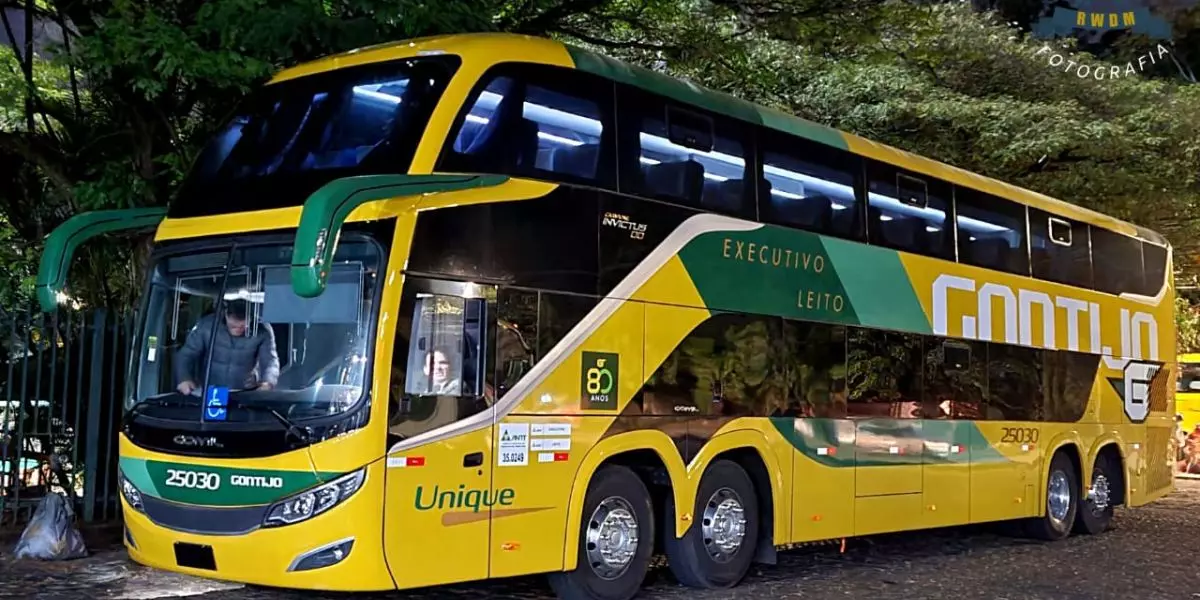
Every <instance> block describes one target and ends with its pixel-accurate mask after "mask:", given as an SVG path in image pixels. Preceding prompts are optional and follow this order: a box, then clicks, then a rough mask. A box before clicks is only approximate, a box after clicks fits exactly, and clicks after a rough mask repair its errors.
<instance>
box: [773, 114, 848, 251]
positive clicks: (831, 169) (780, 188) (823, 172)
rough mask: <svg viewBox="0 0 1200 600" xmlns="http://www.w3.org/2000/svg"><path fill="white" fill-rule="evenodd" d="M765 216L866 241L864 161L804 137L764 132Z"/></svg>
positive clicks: (810, 229)
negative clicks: (861, 193) (859, 184)
mask: <svg viewBox="0 0 1200 600" xmlns="http://www.w3.org/2000/svg"><path fill="white" fill-rule="evenodd" d="M760 136H761V139H760V143H759V147H760V148H761V149H762V162H763V179H764V180H765V182H766V183H765V184H764V185H763V186H762V188H761V189H760V190H759V212H760V214H761V216H762V219H763V220H764V221H767V222H769V223H776V224H779V225H786V226H789V227H799V228H801V229H807V230H809V231H816V232H818V233H825V234H829V235H834V236H837V237H841V238H846V239H862V238H863V235H862V229H863V227H862V222H861V220H860V218H861V217H860V215H861V212H862V211H860V210H859V206H858V201H857V199H856V197H855V186H856V181H857V179H858V177H857V176H856V173H858V170H859V165H860V164H861V163H859V159H858V158H857V157H855V156H854V155H852V154H850V153H848V152H844V151H842V150H838V149H837V148H831V147H829V146H825V145H822V144H817V143H815V142H810V141H809V140H805V139H802V138H795V137H785V136H783V135H780V134H778V133H774V132H771V131H766V130H763V131H761V132H760Z"/></svg>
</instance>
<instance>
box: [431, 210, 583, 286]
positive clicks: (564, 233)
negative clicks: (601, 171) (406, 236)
mask: <svg viewBox="0 0 1200 600" xmlns="http://www.w3.org/2000/svg"><path fill="white" fill-rule="evenodd" d="M597 194H598V192H596V191H595V190H590V189H586V188H574V187H560V188H558V189H557V190H555V191H554V192H552V193H551V194H549V195H548V196H545V197H543V198H538V199H535V200H522V201H516V202H498V203H493V204H471V205H466V206H455V207H447V208H440V209H437V210H430V211H424V212H422V213H421V214H420V216H418V217H417V226H416V231H415V233H414V235H413V243H412V248H413V250H412V255H411V256H410V258H409V262H408V266H407V268H408V269H409V270H410V271H418V272H423V273H437V274H439V275H449V276H453V277H456V278H462V279H468V280H473V281H477V282H478V281H489V280H490V281H499V282H504V283H507V284H510V285H514V286H523V287H533V288H541V289H546V290H554V291H564V292H575V293H580V294H597V293H601V292H599V291H598V290H597V288H596V285H597V269H598V266H597V264H598V258H597V241H596V240H597V229H598V223H599V216H598V213H597V211H598V197H597ZM564 249H569V250H564Z"/></svg>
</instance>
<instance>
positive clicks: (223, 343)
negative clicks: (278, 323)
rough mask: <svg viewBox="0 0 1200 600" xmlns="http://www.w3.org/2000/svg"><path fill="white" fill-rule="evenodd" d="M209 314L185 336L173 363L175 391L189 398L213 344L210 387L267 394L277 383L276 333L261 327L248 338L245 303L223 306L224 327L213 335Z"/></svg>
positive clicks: (209, 376) (213, 316)
mask: <svg viewBox="0 0 1200 600" xmlns="http://www.w3.org/2000/svg"><path fill="white" fill-rule="evenodd" d="M216 318H218V317H217V315H216V314H215V313H214V314H209V315H205V316H203V317H201V318H200V320H199V321H197V322H196V324H195V325H194V326H193V327H192V329H191V331H189V332H188V336H187V340H186V341H185V342H184V344H183V347H182V348H180V349H179V353H178V354H177V355H176V358H177V359H176V361H175V379H176V381H178V382H179V385H178V386H177V387H176V389H178V390H179V393H181V394H191V393H192V391H193V390H195V389H196V388H197V387H198V386H197V384H196V381H198V380H199V379H201V378H202V377H203V375H204V359H205V357H207V356H208V348H209V343H212V344H213V346H212V364H211V368H210V369H209V371H208V384H209V385H210V386H219V387H227V388H230V389H234V390H238V389H252V388H256V387H257V388H258V389H264V390H269V389H271V388H273V387H275V386H276V385H277V384H278V383H279V354H278V353H277V352H276V349H275V332H274V331H272V330H271V326H270V325H268V324H265V323H264V324H263V326H262V327H259V329H258V332H257V333H254V334H249V332H248V328H247V327H246V301H245V300H234V301H232V302H230V303H228V304H226V305H225V310H224V312H223V314H222V315H221V318H222V321H223V323H222V324H223V325H224V326H223V327H218V328H217V331H216V334H215V335H213V333H212V331H213V319H216Z"/></svg>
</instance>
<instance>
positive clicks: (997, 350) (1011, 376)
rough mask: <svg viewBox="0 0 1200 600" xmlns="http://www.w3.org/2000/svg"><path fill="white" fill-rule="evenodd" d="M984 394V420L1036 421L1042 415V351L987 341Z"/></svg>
mask: <svg viewBox="0 0 1200 600" xmlns="http://www.w3.org/2000/svg"><path fill="white" fill-rule="evenodd" d="M987 346H988V395H987V405H986V408H985V411H984V416H983V418H984V419H988V420H992V421H1037V420H1040V419H1041V418H1042V415H1041V407H1042V404H1043V403H1042V369H1043V368H1044V365H1043V363H1042V351H1041V350H1036V349H1034V348H1026V347H1023V346H1008V345H1004V344H988V345H987Z"/></svg>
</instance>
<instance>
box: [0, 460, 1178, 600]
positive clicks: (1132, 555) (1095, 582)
mask: <svg viewBox="0 0 1200 600" xmlns="http://www.w3.org/2000/svg"><path fill="white" fill-rule="evenodd" d="M1177 488H1178V489H1177V490H1176V492H1175V493H1174V494H1172V495H1171V496H1169V497H1167V498H1165V499H1163V500H1160V501H1159V502H1157V503H1155V504H1153V505H1151V506H1148V507H1143V508H1141V509H1140V510H1137V511H1133V512H1130V511H1121V510H1119V511H1118V512H1117V517H1116V519H1115V526H1114V529H1113V530H1112V531H1110V532H1108V533H1106V534H1104V535H1101V536H1075V537H1072V538H1070V539H1069V540H1067V541H1066V542H1064V543H1060V544H1045V543H1038V542H1034V541H1030V540H1024V539H1017V538H1010V537H1005V536H1002V535H997V534H996V533H994V532H992V531H990V530H989V528H988V527H965V528H956V529H949V530H937V531H933V532H924V533H920V532H918V533H913V534H904V535H892V536H879V537H876V538H871V539H860V540H849V541H847V544H846V551H845V553H841V552H839V546H838V545H836V544H833V545H822V546H818V547H809V548H801V549H796V550H790V551H788V552H785V553H782V554H781V555H780V561H779V565H777V566H773V567H756V568H754V569H753V570H752V571H751V575H750V576H749V577H748V578H747V579H746V581H744V582H743V583H742V585H741V586H739V587H737V588H735V589H732V590H719V591H703V592H700V591H695V590H690V589H687V588H683V587H680V586H679V585H678V584H676V583H675V581H674V580H673V578H672V577H671V575H670V573H669V571H667V570H666V569H665V568H657V569H655V570H654V571H653V572H652V573H651V575H650V579H651V581H650V586H649V588H648V589H646V590H645V591H644V592H643V594H642V596H641V598H644V599H646V600H653V599H675V598H680V599H682V598H687V599H688V600H718V599H740V598H805V599H814V600H826V599H830V600H831V599H835V598H836V599H845V598H870V599H871V600H881V599H892V598H895V599H897V600H900V599H903V600H911V599H914V598H951V599H953V600H968V599H974V598H979V599H985V598H986V599H987V600H1017V599H1021V600H1026V599H1030V600H1034V599H1047V600H1049V599H1054V600H1083V599H1092V598H1103V599H1108V598H1113V599H1118V598H1119V599H1122V600H1124V599H1133V598H1136V599H1138V600H1151V599H1157V598H1200V569H1198V568H1197V565H1198V564H1200V561H1198V559H1200V553H1198V552H1197V549H1200V545H1197V544H1196V543H1195V542H1196V540H1200V481H1197V480H1178V481H1177ZM11 550H12V549H11V548H4V549H3V552H4V555H3V557H2V558H0V597H14V598H16V597H25V598H28V597H36V598H45V599H50V600H57V599H60V598H62V599H65V598H98V599H109V600H118V599H129V600H133V599H139V600H140V599H145V600H150V599H155V598H179V597H188V598H195V599H199V600H300V599H302V598H305V599H311V598H339V599H343V600H351V599H354V598H361V599H362V600H375V599H378V598H385V597H386V598H404V599H411V600H433V599H440V598H447V597H463V598H472V599H474V598H491V599H517V598H519V599H524V600H533V599H550V598H553V596H552V595H551V593H550V591H549V588H548V587H547V586H546V584H545V583H544V579H543V578H541V577H530V578H520V579H513V580H498V581H490V582H485V583H480V584H472V585H460V586H453V587H447V588H440V589H435V590H428V591H422V592H415V593H405V594H396V593H392V594H382V595H381V594H370V595H366V594H363V595H347V594H325V595H321V594H314V593H303V592H299V593H297V592H283V591H277V590H265V589H260V588H253V587H246V586H242V585H237V584H224V583H221V582H214V581H207V580H201V579H194V578H189V577H182V576H178V575H172V574H169V573H162V572H156V571H151V570H149V569H145V568H143V567H140V566H138V565H134V564H132V563H130V562H128V561H126V560H125V559H124V557H123V554H122V552H121V551H119V550H116V551H113V550H107V551H101V552H97V553H96V554H95V555H94V556H92V557H90V558H87V559H84V560H80V561H73V562H70V563H34V562H29V561H14V560H12V558H11V554H10V553H11Z"/></svg>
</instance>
